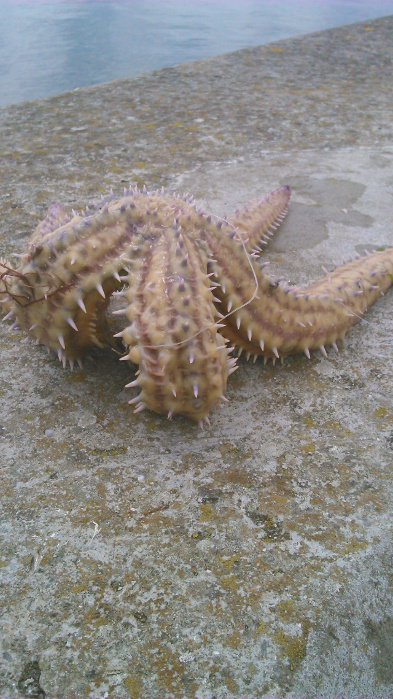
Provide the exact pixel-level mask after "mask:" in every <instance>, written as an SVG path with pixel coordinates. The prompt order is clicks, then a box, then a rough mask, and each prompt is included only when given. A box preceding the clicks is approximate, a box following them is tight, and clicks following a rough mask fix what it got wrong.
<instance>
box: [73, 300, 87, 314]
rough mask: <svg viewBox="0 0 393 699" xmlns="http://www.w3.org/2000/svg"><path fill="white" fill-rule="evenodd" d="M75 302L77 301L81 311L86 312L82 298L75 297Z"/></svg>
mask: <svg viewBox="0 0 393 699" xmlns="http://www.w3.org/2000/svg"><path fill="white" fill-rule="evenodd" d="M76 302H77V304H78V306H79V308H80V309H81V310H82V311H83V313H87V311H86V306H85V304H84V303H83V300H82V299H77V301H76Z"/></svg>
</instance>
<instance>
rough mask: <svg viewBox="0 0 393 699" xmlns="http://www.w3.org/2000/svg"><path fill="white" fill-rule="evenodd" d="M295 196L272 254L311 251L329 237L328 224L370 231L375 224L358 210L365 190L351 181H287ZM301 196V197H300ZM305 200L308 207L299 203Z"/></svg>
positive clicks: (369, 217)
mask: <svg viewBox="0 0 393 699" xmlns="http://www.w3.org/2000/svg"><path fill="white" fill-rule="evenodd" d="M285 182H286V183H287V184H289V185H290V186H291V188H292V190H293V192H294V201H292V203H291V215H290V217H289V218H288V219H287V220H286V221H284V223H283V225H282V227H281V228H280V232H279V234H278V235H277V237H276V238H275V239H274V240H273V241H272V244H271V250H272V251H274V252H285V250H288V249H291V250H308V249H310V248H312V247H314V246H316V245H318V244H319V243H321V242H322V241H323V240H326V239H327V238H328V236H329V224H330V223H338V224H342V225H343V226H349V227H362V228H370V227H371V226H372V225H373V223H374V220H373V218H372V217H371V216H368V215H366V214H363V213H362V212H360V211H358V210H357V209H356V202H357V201H358V199H360V197H361V196H362V195H363V193H364V192H365V189H366V187H365V186H364V185H362V184H360V183H358V182H352V181H351V180H338V179H333V178H329V179H326V178H322V177H321V178H316V177H308V178H306V177H290V176H289V177H285ZM299 193H301V194H300V196H299ZM296 198H300V199H304V200H305V202H306V203H301V202H299V201H296Z"/></svg>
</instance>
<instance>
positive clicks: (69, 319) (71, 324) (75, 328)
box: [66, 318, 78, 332]
mask: <svg viewBox="0 0 393 699" xmlns="http://www.w3.org/2000/svg"><path fill="white" fill-rule="evenodd" d="M66 320H67V323H68V325H70V326H71V328H73V329H74V330H76V332H78V328H77V327H76V325H75V322H74V320H73V319H72V318H67V319H66Z"/></svg>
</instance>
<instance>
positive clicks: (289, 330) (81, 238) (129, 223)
mask: <svg viewBox="0 0 393 699" xmlns="http://www.w3.org/2000/svg"><path fill="white" fill-rule="evenodd" d="M289 195H290V191H289V188H288V187H280V188H279V189H278V190H276V191H275V192H273V193H272V194H270V195H269V196H268V197H265V198H264V199H261V200H258V201H256V202H252V203H251V204H248V205H247V206H246V207H244V208H243V209H242V210H241V211H237V212H235V214H233V215H232V216H230V217H229V218H228V219H217V217H211V216H206V215H205V214H203V212H202V211H201V210H197V209H196V206H195V204H194V203H193V198H192V197H189V196H188V195H185V196H184V197H183V198H180V197H176V196H173V197H167V196H164V194H163V192H161V193H160V194H159V193H158V192H157V193H156V194H147V193H146V192H143V193H142V192H140V191H139V190H137V189H136V190H132V189H131V188H130V190H125V191H124V195H123V197H122V198H120V199H118V200H115V199H114V198H113V196H112V197H111V198H110V200H109V201H108V202H105V200H103V202H102V204H101V206H100V207H96V209H95V210H94V211H90V210H89V209H87V210H86V211H85V212H82V213H81V214H75V212H73V216H72V218H69V217H68V216H67V214H66V212H65V211H64V209H62V207H60V206H58V205H57V204H53V205H52V206H51V207H50V208H49V210H48V213H47V215H46V217H45V219H44V220H43V221H42V222H41V223H40V224H39V225H38V227H37V228H36V229H35V231H34V233H33V235H32V237H31V239H30V240H29V242H28V243H27V246H26V249H25V252H24V253H23V255H22V256H20V259H19V260H18V264H17V265H16V267H15V270H13V269H12V268H11V267H10V265H9V264H8V263H7V262H6V261H5V260H1V259H0V303H1V304H2V307H3V311H4V312H5V313H6V314H7V316H8V317H13V320H14V321H15V322H16V324H17V325H18V326H20V327H21V328H22V329H23V330H25V331H26V332H27V334H28V335H29V336H30V337H31V338H33V339H35V340H36V342H37V343H42V344H44V345H46V347H47V348H48V349H49V350H53V351H55V352H56V353H57V354H58V356H59V359H60V360H61V361H62V362H63V365H65V364H66V362H67V360H68V361H69V362H70V364H71V367H72V366H73V362H74V360H75V359H77V360H80V358H81V357H82V356H83V355H84V354H85V353H86V352H87V351H89V349H90V348H91V347H92V346H94V345H98V346H103V345H104V344H112V345H113V344H114V343H115V341H116V342H121V341H122V343H123V346H124V348H125V354H124V356H123V357H122V359H125V360H127V361H132V362H134V363H136V364H139V370H138V374H137V379H136V380H135V381H132V382H131V383H130V384H128V386H130V387H131V386H132V387H134V386H135V387H138V388H139V389H140V394H139V395H138V396H137V397H136V398H134V399H133V400H131V401H130V402H131V403H134V404H136V409H135V410H136V412H139V411H140V410H143V409H144V408H146V407H148V408H150V409H152V410H154V411H156V412H158V413H165V414H167V415H168V417H169V418H171V417H172V415H174V414H176V413H180V414H183V415H185V416H187V417H189V418H191V419H193V420H197V421H199V422H200V423H201V422H202V420H203V419H205V420H206V421H208V413H209V411H210V410H211V409H212V408H214V407H215V406H216V405H217V404H218V403H219V402H220V400H221V399H223V395H224V392H225V387H226V381H227V377H228V375H229V374H230V373H231V372H232V371H234V370H235V369H236V366H235V364H236V360H235V359H233V358H230V357H228V355H229V352H230V350H228V349H227V348H226V345H225V343H226V342H228V340H230V341H231V342H233V343H234V344H235V345H237V346H238V347H239V348H241V349H245V350H246V351H247V352H248V353H253V354H263V355H264V356H265V357H267V356H272V357H278V356H285V355H287V354H289V353H294V352H300V351H303V352H305V354H306V355H307V356H309V351H310V350H313V349H317V348H320V349H321V351H322V352H324V353H325V345H326V344H333V346H334V347H335V346H336V344H335V343H336V341H337V340H338V339H341V338H342V337H343V336H344V335H345V333H346V332H347V330H348V328H349V327H350V326H351V325H353V324H354V323H355V322H356V321H357V320H358V318H359V317H361V315H362V314H363V313H364V311H365V310H366V309H367V308H368V307H369V305H370V304H371V303H373V302H374V301H375V300H376V299H377V298H378V296H379V295H380V294H381V292H384V291H385V290H386V289H387V288H388V286H390V284H391V281H392V278H393V277H392V275H393V250H386V251H383V252H379V253H374V254H372V255H369V256H367V257H365V258H361V259H359V260H355V261H353V262H350V263H348V264H346V265H344V266H343V267H341V268H339V269H337V270H336V271H334V272H332V273H331V274H328V275H327V276H326V277H325V278H324V279H322V280H320V281H319V282H315V283H313V284H312V285H310V286H309V287H308V288H307V289H296V288H294V287H289V286H287V285H282V284H280V283H279V282H278V280H275V279H272V278H269V277H267V276H266V275H265V274H263V272H262V270H261V267H260V265H259V263H258V262H257V261H255V259H252V258H255V257H257V256H258V255H259V252H260V251H261V248H260V245H261V244H265V243H266V242H267V240H268V238H269V237H270V236H271V235H272V234H273V231H274V230H275V228H277V226H278V225H279V223H280V222H281V221H282V219H283V218H284V216H285V214H286V211H287V204H288V200H289ZM113 292H118V293H119V294H120V295H121V296H123V297H124V299H125V305H124V308H123V309H119V311H117V313H118V314H119V315H122V316H124V317H125V322H124V329H123V330H122V331H121V332H120V333H118V334H117V335H116V336H115V340H114V339H113V338H112V337H111V334H110V332H109V329H108V326H107V323H106V319H105V311H106V309H107V306H108V304H109V300H110V296H111V294H112V293H113ZM217 319H220V321H219V322H220V325H217ZM222 326H223V327H222ZM221 327H222V330H221V329H220V328H221ZM222 335H224V336H225V338H227V339H226V340H224V338H223V337H222ZM120 338H121V339H120Z"/></svg>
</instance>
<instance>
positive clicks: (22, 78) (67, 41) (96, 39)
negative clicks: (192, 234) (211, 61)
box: [0, 0, 393, 106]
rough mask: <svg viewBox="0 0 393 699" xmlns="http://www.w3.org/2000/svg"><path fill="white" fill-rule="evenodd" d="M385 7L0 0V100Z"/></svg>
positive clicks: (206, 0) (313, 1)
mask: <svg viewBox="0 0 393 699" xmlns="http://www.w3.org/2000/svg"><path fill="white" fill-rule="evenodd" d="M392 13H393V0H113V1H111V0H106V1H104V0H101V1H100V0H79V1H75V0H74V1H68V0H51V1H49V0H41V2H40V1H39V0H0V106H6V105H9V104H12V103H15V102H21V101H23V100H31V99H37V98H40V97H47V96H50V95H55V94H58V93H60V92H64V91H66V90H71V89H74V88H76V87H83V86H85V85H93V84H95V83H100V82H106V81H109V80H115V79H117V78H123V77H127V76H129V75H136V74H138V73H144V72H147V71H150V70H154V69H156V68H162V67H164V66H171V65H175V64H177V63H184V62H186V61H192V60H194V59H198V58H206V57H208V56H213V55H216V54H219V53H226V52H228V51H235V50H236V49H240V48H245V47H247V46H256V45H259V44H264V43H267V42H270V41H276V40H278V39H284V38H286V37H290V36H296V35H299V34H306V33H308V32H312V31H318V30H321V29H327V28H329V27H334V26H338V25H340V24H348V23H351V22H358V21H363V20H368V19H372V18H375V17H380V16H383V15H388V14H392Z"/></svg>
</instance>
